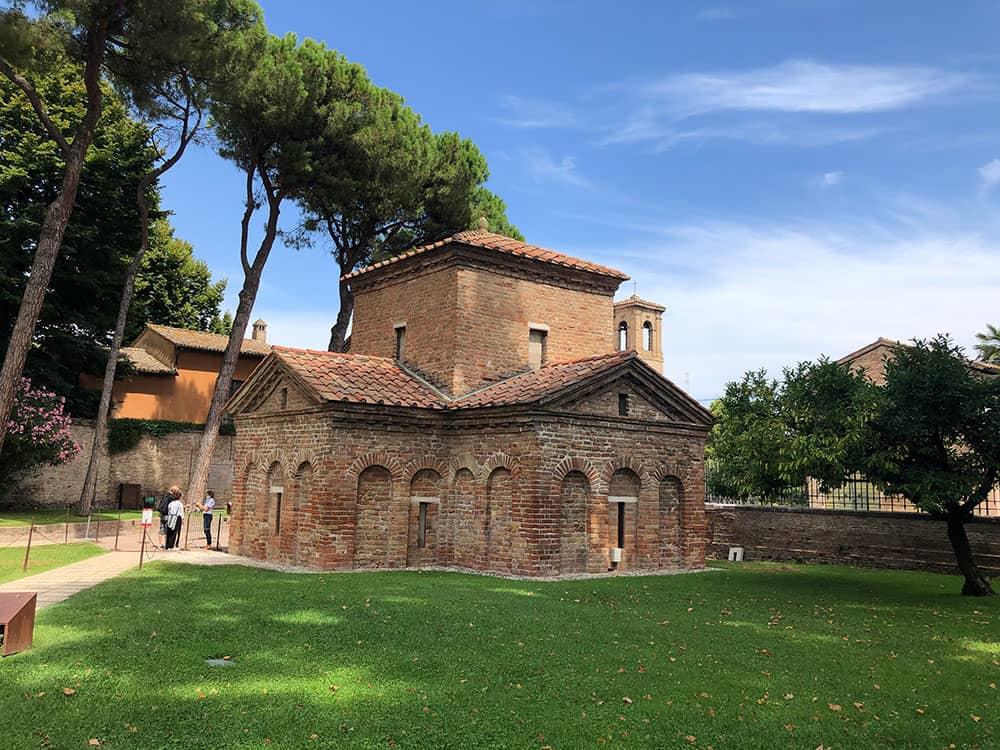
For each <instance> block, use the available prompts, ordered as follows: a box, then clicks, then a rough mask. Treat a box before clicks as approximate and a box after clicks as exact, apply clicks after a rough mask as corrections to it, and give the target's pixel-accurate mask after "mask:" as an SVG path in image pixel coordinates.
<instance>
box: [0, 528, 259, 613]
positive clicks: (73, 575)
mask: <svg viewBox="0 0 1000 750" xmlns="http://www.w3.org/2000/svg"><path fill="white" fill-rule="evenodd" d="M102 543H103V540H102ZM148 552H149V556H148V557H147V558H146V559H145V560H144V562H143V566H144V567H145V565H147V564H149V563H151V562H154V561H160V560H168V561H170V562H183V563H192V564H195V565H226V564H228V565H234V564H240V563H243V561H244V558H240V557H235V556H230V555H228V554H226V553H225V552H216V551H215V550H214V549H213V550H205V549H189V550H187V551H185V550H176V551H170V552H167V551H166V550H162V549H155V548H154V549H148ZM251 562H252V561H251ZM138 565H139V554H138V550H137V549H130V550H124V551H118V552H114V551H110V552H108V553H106V554H104V555H98V556H97V557H91V558H88V559H86V560H81V561H80V562H76V563H72V564H70V565H64V566H63V567H61V568H55V569H53V570H48V571H46V572H44V573H38V574H37V575H33V576H27V577H25V578H18V579H17V580H16V581H8V582H7V583H3V584H0V593H7V592H11V591H36V592H38V608H39V609H41V608H42V607H46V606H48V605H49V604H56V603H57V602H61V601H64V600H65V599H68V598H69V597H71V596H72V595H73V594H76V593H77V592H80V591H83V590H84V589H89V588H90V587H91V586H96V585H97V584H98V583H101V582H102V581H106V580H108V579H109V578H114V577H115V576H116V575H118V574H119V573H122V572H123V571H126V570H130V569H131V568H135V567H138Z"/></svg>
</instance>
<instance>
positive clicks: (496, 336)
mask: <svg viewBox="0 0 1000 750" xmlns="http://www.w3.org/2000/svg"><path fill="white" fill-rule="evenodd" d="M431 260H434V259H431ZM404 281H405V283H404ZM612 293H613V291H612V290H610V289H591V288H587V287H586V286H583V285H581V284H579V283H574V282H571V281H563V282H562V283H560V278H559V276H558V273H557V272H554V271H551V270H550V277H549V278H548V282H547V283H540V281H539V280H538V279H537V278H535V277H532V276H530V275H528V274H525V273H523V272H519V271H517V270H516V269H505V268H504V267H502V266H493V267H491V268H489V269H487V268H479V267H475V266H468V265H444V266H442V265H440V264H436V263H432V262H431V261H428V265H427V267H425V268H420V267H417V268H415V269H413V270H412V271H411V272H410V273H409V274H408V275H407V276H405V277H401V278H396V277H394V276H392V275H388V276H387V277H386V278H384V279H378V281H377V283H370V284H367V285H363V286H361V287H360V288H359V289H357V290H356V298H355V312H354V321H355V323H354V328H353V330H352V333H351V352H352V353H355V354H369V355H374V356H380V357H393V356H395V350H396V334H395V329H394V326H395V325H396V324H398V323H402V322H405V323H406V356H405V361H406V363H407V364H408V365H410V366H411V367H413V368H414V369H416V370H418V371H419V372H421V373H423V374H424V375H426V376H427V378H428V379H429V380H431V381H432V382H433V383H435V384H436V385H438V386H439V387H441V388H443V389H444V390H445V391H447V392H448V393H451V394H453V395H461V394H463V393H467V392H469V391H471V390H473V389H475V388H477V387H479V386H481V385H483V384H484V383H486V382H492V381H494V380H497V379H500V378H503V377H507V376H509V375H512V374H515V373H518V372H523V371H525V370H526V369H528V331H529V324H531V323H536V324H541V325H542V326H547V327H548V333H547V336H546V344H545V349H546V360H547V361H550V362H558V361H565V360H572V359H580V358H583V357H589V356H594V355H598V354H606V353H608V352H610V351H613V350H614V346H613V344H614V311H613V306H612V302H611V299H612Z"/></svg>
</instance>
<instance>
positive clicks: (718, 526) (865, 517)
mask: <svg viewBox="0 0 1000 750" xmlns="http://www.w3.org/2000/svg"><path fill="white" fill-rule="evenodd" d="M706 511H707V516H708V535H709V537H708V538H709V541H708V556H709V557H711V558H715V559H722V560H724V559H726V557H727V555H728V550H729V548H730V547H743V548H744V550H745V559H746V560H748V561H749V560H772V561H778V562H817V563H830V564H834V565H858V566H863V567H871V568H897V569H907V570H929V571H934V572H938V573H958V568H957V566H956V565H955V555H954V552H952V549H951V544H950V543H949V541H948V536H947V534H946V531H945V525H944V523H943V522H941V521H935V520H934V519H932V518H928V517H927V516H922V515H917V514H913V513H875V512H870V513H869V512H854V511H826V510H818V509H798V508H794V509H788V508H755V507H733V506H721V505H709V506H707V508H706ZM966 530H967V533H968V535H969V541H970V543H971V544H972V550H973V554H974V555H975V559H976V562H977V563H978V564H979V566H980V567H981V568H982V570H983V571H984V572H985V573H986V574H987V575H991V576H997V575H1000V520H993V519H989V520H987V519H980V520H977V521H975V522H973V523H970V524H968V525H967V526H966Z"/></svg>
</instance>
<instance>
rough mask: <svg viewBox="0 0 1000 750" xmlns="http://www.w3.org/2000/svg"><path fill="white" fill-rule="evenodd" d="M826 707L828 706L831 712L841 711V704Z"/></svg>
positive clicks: (829, 704)
mask: <svg viewBox="0 0 1000 750" xmlns="http://www.w3.org/2000/svg"><path fill="white" fill-rule="evenodd" d="M826 705H828V706H829V707H830V710H831V711H839V710H840V704H839V703H827V704H826Z"/></svg>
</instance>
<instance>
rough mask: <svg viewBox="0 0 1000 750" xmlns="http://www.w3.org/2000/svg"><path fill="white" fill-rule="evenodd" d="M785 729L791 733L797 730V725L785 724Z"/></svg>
mask: <svg viewBox="0 0 1000 750" xmlns="http://www.w3.org/2000/svg"><path fill="white" fill-rule="evenodd" d="M785 729H787V730H788V731H789V732H791V731H792V730H794V729H795V725H794V724H785Z"/></svg>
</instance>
